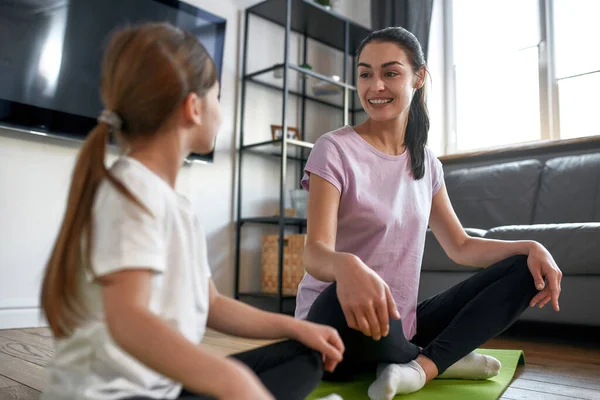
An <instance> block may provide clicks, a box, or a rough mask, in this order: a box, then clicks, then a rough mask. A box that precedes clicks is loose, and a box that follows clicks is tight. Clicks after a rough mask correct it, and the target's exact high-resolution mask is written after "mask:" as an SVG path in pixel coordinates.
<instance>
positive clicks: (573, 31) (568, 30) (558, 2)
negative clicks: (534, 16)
mask: <svg viewBox="0 0 600 400" xmlns="http://www.w3.org/2000/svg"><path fill="white" fill-rule="evenodd" d="M598 15H600V1H598V0H554V2H553V21H552V22H553V26H554V53H555V66H556V79H557V82H558V108H559V119H560V136H561V138H575V137H581V136H591V135H600V113H599V112H598V110H599V109H600V51H598V40H599V39H600V25H599V24H598Z"/></svg>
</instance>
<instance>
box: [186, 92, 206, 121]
mask: <svg viewBox="0 0 600 400" xmlns="http://www.w3.org/2000/svg"><path fill="white" fill-rule="evenodd" d="M203 100H204V99H202V98H200V97H199V96H198V95H197V94H196V93H194V92H192V93H190V94H188V95H187V96H186V97H185V99H184V100H183V110H182V111H183V117H184V120H185V122H186V123H190V124H193V125H202V123H203V122H204V121H203V119H204V111H203V110H204V107H203V104H202V102H203Z"/></svg>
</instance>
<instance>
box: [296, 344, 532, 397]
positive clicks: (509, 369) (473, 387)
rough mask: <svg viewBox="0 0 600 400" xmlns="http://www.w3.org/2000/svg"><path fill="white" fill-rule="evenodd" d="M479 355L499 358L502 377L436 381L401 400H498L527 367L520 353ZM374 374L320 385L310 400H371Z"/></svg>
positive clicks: (510, 351)
mask: <svg viewBox="0 0 600 400" xmlns="http://www.w3.org/2000/svg"><path fill="white" fill-rule="evenodd" d="M476 351H477V352H478V353H481V354H487V355H490V356H492V357H496V358H497V359H498V360H499V361H500V362H501V363H502V368H501V369H500V373H499V374H498V375H497V376H496V377H494V378H492V379H487V380H465V379H434V380H433V381H431V382H429V383H428V384H427V385H426V386H425V387H424V388H423V389H421V390H419V391H418V392H416V393H411V394H405V395H398V396H396V397H395V399H402V400H437V399H444V400H493V399H494V400H495V399H498V398H499V397H500V396H501V395H502V393H503V392H504V391H505V390H506V388H507V387H508V385H509V383H510V382H511V380H512V378H513V376H514V374H515V370H516V369H517V365H524V364H525V356H524V354H523V352H522V351H521V350H492V349H478V350H476ZM374 379H375V374H369V375H368V376H367V375H365V376H364V377H362V378H360V379H358V380H356V381H353V382H345V383H339V382H321V384H320V385H319V386H318V387H317V389H315V391H314V392H313V393H311V395H310V396H309V397H307V400H314V399H318V398H319V397H325V396H327V395H329V394H331V393H337V394H339V395H340V396H342V397H343V398H344V400H364V399H367V400H368V398H369V397H368V395H367V390H368V389H369V386H370V385H371V383H373V380H374Z"/></svg>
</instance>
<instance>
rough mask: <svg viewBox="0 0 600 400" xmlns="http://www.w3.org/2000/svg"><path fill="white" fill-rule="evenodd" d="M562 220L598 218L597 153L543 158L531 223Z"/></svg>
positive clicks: (599, 168)
mask: <svg viewBox="0 0 600 400" xmlns="http://www.w3.org/2000/svg"><path fill="white" fill-rule="evenodd" d="M561 222H600V154H586V155H578V156H568V157H559V158H554V159H551V160H548V161H547V162H546V165H545V166H544V171H543V173H542V180H541V185H540V192H539V195H538V201H537V204H536V208H535V217H534V223H536V224H549V223H561Z"/></svg>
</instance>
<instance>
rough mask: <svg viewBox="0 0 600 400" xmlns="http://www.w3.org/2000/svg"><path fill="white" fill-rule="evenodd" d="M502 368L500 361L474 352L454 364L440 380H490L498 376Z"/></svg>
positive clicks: (440, 376)
mask: <svg viewBox="0 0 600 400" xmlns="http://www.w3.org/2000/svg"><path fill="white" fill-rule="evenodd" d="M501 367H502V364H500V361H498V360H497V359H495V358H494V357H491V356H486V355H483V354H479V353H475V352H472V353H469V354H467V355H466V356H464V357H463V358H461V359H460V360H458V361H457V362H455V363H454V364H452V365H451V366H450V367H449V368H448V369H447V370H446V371H445V372H444V373H443V374H441V375H439V376H438V378H441V379H489V378H493V377H494V376H496V375H498V373H499V372H500V368H501Z"/></svg>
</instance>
